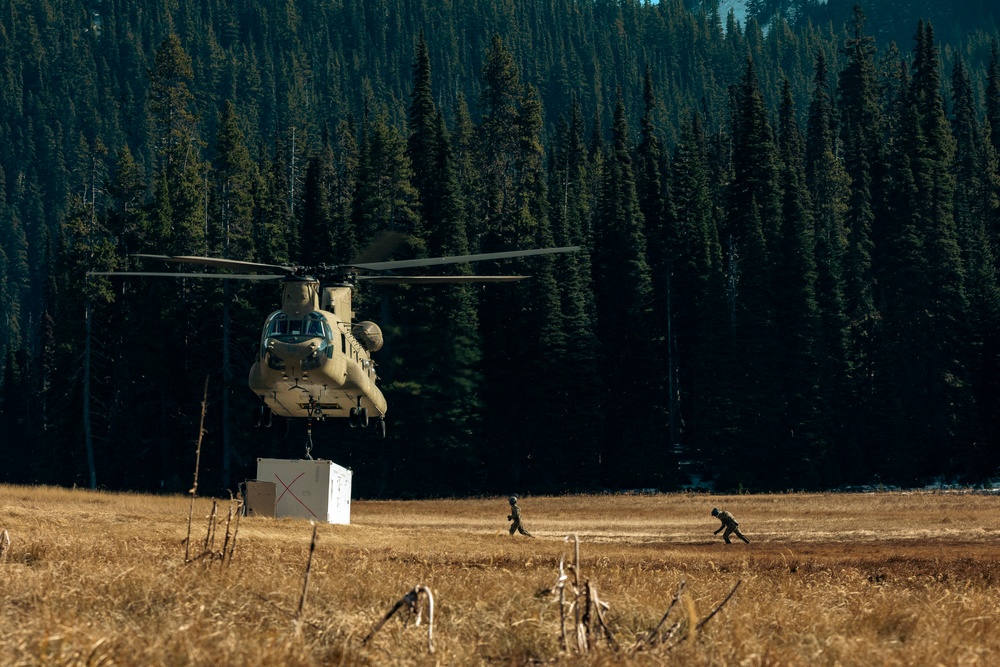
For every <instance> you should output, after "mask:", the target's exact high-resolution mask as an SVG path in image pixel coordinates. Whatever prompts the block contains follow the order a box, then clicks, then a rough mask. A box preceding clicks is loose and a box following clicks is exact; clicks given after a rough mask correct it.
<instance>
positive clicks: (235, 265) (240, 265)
mask: <svg viewBox="0 0 1000 667" xmlns="http://www.w3.org/2000/svg"><path fill="white" fill-rule="evenodd" d="M132 257H145V258H147V259H159V260H161V261H164V262H180V263H182V264H200V265H202V266H214V267H215V268H217V269H233V270H234V271H251V270H260V269H271V270H274V271H284V272H285V273H292V272H294V271H295V267H293V266H280V265H278V264H261V263H259V262H242V261H240V260H238V259H222V258H220V257H192V256H186V255H132Z"/></svg>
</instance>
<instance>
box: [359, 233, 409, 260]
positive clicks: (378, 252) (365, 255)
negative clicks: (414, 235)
mask: <svg viewBox="0 0 1000 667" xmlns="http://www.w3.org/2000/svg"><path fill="white" fill-rule="evenodd" d="M404 241H406V234H403V233H402V232H382V233H380V234H379V235H378V236H377V237H376V238H375V240H374V241H372V242H371V243H370V244H369V245H368V247H367V248H365V249H364V250H362V251H361V252H359V253H358V254H357V255H355V256H354V258H353V259H352V260H351V266H357V265H359V264H367V263H370V262H380V261H382V260H384V259H385V258H386V257H388V256H389V255H391V254H392V251H393V250H395V249H396V248H398V247H399V246H400V245H402V244H403V242H404Z"/></svg>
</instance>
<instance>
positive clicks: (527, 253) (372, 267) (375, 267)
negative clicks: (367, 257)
mask: <svg viewBox="0 0 1000 667" xmlns="http://www.w3.org/2000/svg"><path fill="white" fill-rule="evenodd" d="M579 249H580V246H566V247H564V248H539V249H537V250H510V251H507V252H488V253H483V254H481V255H455V256H453V257H427V258H424V259H403V260H399V261H395V262H393V261H389V262H371V263H368V264H351V265H350V266H349V267H345V268H353V269H367V270H369V271H388V270H390V269H410V268H413V267H417V266H440V265H441V264H464V263H465V262H482V261H485V260H489V259H511V258H513V257H531V256H532V255H551V254H553V253H559V252H576V251H577V250H579Z"/></svg>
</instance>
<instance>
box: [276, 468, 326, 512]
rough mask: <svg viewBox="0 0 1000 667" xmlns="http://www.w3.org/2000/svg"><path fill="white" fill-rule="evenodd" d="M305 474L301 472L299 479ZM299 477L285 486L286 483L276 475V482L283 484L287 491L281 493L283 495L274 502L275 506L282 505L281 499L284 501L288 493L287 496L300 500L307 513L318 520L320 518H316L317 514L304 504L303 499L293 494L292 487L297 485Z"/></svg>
mask: <svg viewBox="0 0 1000 667" xmlns="http://www.w3.org/2000/svg"><path fill="white" fill-rule="evenodd" d="M304 474H305V473H304V472H300V473H299V477H302V475H304ZM299 477H296V478H295V479H293V480H292V481H291V482H289V483H288V484H285V483H284V482H283V481H282V480H281V478H280V477H278V475H277V474H275V476H274V478H275V479H276V480H278V481H279V482H281V485H282V486H283V487H285V490H284V491H282V492H281V495H280V496H278V499H277V500H276V501H274V504H275V505H277V504H278V503H280V502H281V499H282V498H284V497H285V494H286V493H287V494H289V495H291V496H292V498H295V499H296V500H298V501H299V505H302V506H303V507H305V508H306V511H308V512H309V513H310V514H312V515H313V516H315V517H316V518H317V519H318V518H319V517H318V516H316V513H315V512H313V511H312V509H310V508H309V506H308V505H306V504H305V503H304V502H302V499H301V498H299V497H298V496H297V495H295V494H294V493H292V485H294V484H295V482H297V481H299Z"/></svg>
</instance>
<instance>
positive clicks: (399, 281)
mask: <svg viewBox="0 0 1000 667" xmlns="http://www.w3.org/2000/svg"><path fill="white" fill-rule="evenodd" d="M530 277H531V276H358V277H357V279H358V280H359V281H361V280H365V281H367V282H370V283H375V284H376V285H433V284H440V283H512V282H517V281H518V280H524V279H525V278H530Z"/></svg>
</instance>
